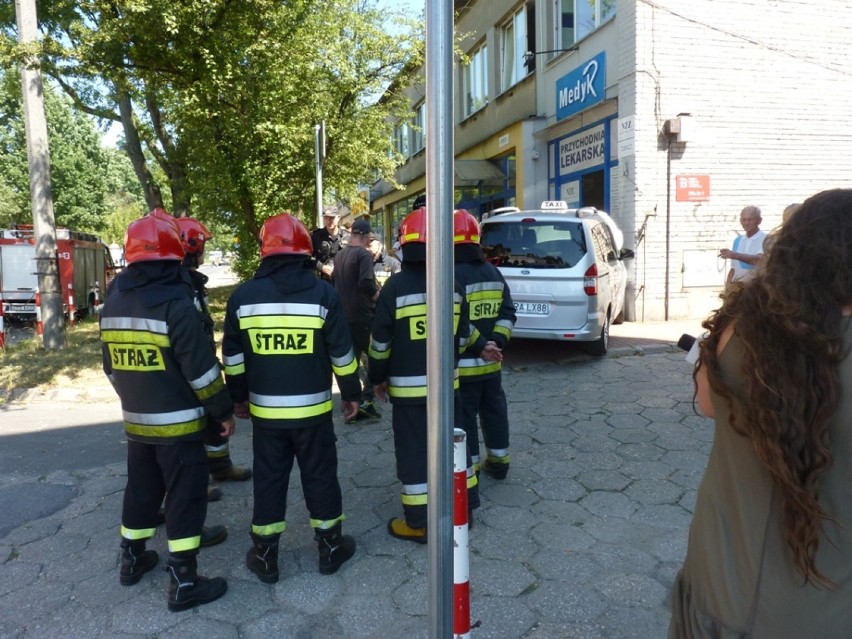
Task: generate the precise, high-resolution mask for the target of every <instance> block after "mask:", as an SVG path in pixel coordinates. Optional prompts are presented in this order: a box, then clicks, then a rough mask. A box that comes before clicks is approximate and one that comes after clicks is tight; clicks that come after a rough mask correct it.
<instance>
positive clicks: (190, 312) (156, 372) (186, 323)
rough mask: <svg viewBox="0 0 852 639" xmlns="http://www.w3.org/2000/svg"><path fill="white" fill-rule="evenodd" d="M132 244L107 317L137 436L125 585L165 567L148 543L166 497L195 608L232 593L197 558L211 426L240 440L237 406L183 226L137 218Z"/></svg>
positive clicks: (174, 604) (125, 525)
mask: <svg viewBox="0 0 852 639" xmlns="http://www.w3.org/2000/svg"><path fill="white" fill-rule="evenodd" d="M124 245H125V257H126V260H127V264H128V266H127V268H126V269H125V270H124V271H122V272H121V273H120V274H119V275H118V276H117V277H116V278H115V280H114V281H113V282H112V284H111V287H110V295H109V296H108V297H107V299H106V302H105V304H104V307H103V309H102V311H101V317H100V329H101V340H102V342H103V369H104V372H105V373H106V375H107V377H108V378H109V380H110V382H111V383H112V385H113V387H114V388H115V390H116V392H117V393H118V395H119V397H120V399H121V408H122V412H123V414H124V429H125V433H126V435H127V487H126V488H125V491H124V504H123V507H122V515H121V537H122V542H121V548H122V555H121V568H120V572H119V581H120V583H121V584H122V585H125V586H129V585H133V584H135V583H137V582H138V581H139V580H140V579H141V578H142V575H144V574H145V573H146V572H148V571H149V570H151V569H152V568H154V566H155V565H156V564H157V561H158V559H159V558H158V556H157V553H156V552H155V551H153V550H146V549H145V542H146V540H147V539H149V538H151V537H152V536H153V535H154V532H155V530H156V526H157V510H158V509H159V507H160V504H161V503H162V502H163V498H165V519H166V534H167V536H168V546H169V561H168V572H169V574H170V577H171V579H170V582H169V594H168V608H169V610H172V611H179V610H186V609H187V608H191V607H193V606H196V605H199V604H204V603H208V602H210V601H213V600H215V599H218V598H219V597H221V596H222V595H223V594H224V593H225V591H226V590H227V588H228V584H227V583H226V582H225V580H224V579H222V578H221V577H215V578H213V579H207V578H205V577H200V576H198V575H197V573H196V570H197V562H196V557H197V555H198V549H199V547H200V545H201V535H202V526H203V524H204V518H205V515H206V514H207V499H206V496H205V492H206V490H207V474H208V473H207V458H206V455H205V452H204V444H203V442H202V438H203V435H204V429H205V428H206V427H207V421H208V415H209V416H210V417H212V418H213V419H215V420H216V421H217V422H218V423H219V424H221V429H222V435H223V436H230V435H231V434H233V432H234V416H233V414H234V413H233V403H232V402H231V399H230V397H229V396H228V392H227V390H226V389H225V385H224V384H223V382H222V374H221V369H220V367H219V362H218V361H217V360H216V357H215V355H214V353H213V351H212V350H211V349H210V345H209V344H208V343H207V338H206V336H205V333H204V327H203V319H202V316H201V313H199V312H198V310H197V309H196V308H195V306H194V305H193V302H192V299H191V297H190V295H189V294H188V284H189V283H188V281H187V279H185V274H184V273H183V272H182V270H181V260H182V259H183V256H184V251H183V247H182V246H181V241H180V233H179V231H178V228H177V225H176V224H175V222H174V220H173V219H169V216H168V215H167V214H165V217H160V216H155V215H149V216H146V217H144V218H142V219H140V220H137V221H135V222H133V223H132V224H131V225H130V226H129V227H128V229H127V234H126V237H125V242H124Z"/></svg>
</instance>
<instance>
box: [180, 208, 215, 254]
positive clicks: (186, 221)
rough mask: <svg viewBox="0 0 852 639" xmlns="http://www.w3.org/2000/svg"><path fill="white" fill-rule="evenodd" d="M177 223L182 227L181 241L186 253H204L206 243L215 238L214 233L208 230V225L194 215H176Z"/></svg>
mask: <svg viewBox="0 0 852 639" xmlns="http://www.w3.org/2000/svg"><path fill="white" fill-rule="evenodd" d="M175 223H176V224H177V225H178V229H180V241H181V243H182V244H183V250H184V251H185V252H186V254H187V255H196V254H200V253H203V252H204V243H205V242H206V241H207V240H209V239H212V238H213V234H212V233H211V232H210V231H208V230H207V227H206V226H204V225H203V224H202V223H201V222H199V221H198V220H196V219H195V218H194V217H176V218H175Z"/></svg>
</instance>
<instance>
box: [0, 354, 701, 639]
mask: <svg viewBox="0 0 852 639" xmlns="http://www.w3.org/2000/svg"><path fill="white" fill-rule="evenodd" d="M637 352H638V353H639V354H635V353H637ZM629 353H630V354H625V355H624V356H619V355H618V353H611V354H610V356H609V357H607V358H604V359H600V360H590V359H583V360H578V361H569V362H563V363H555V362H554V363H539V364H535V365H523V366H516V367H515V368H511V369H510V370H507V371H506V372H505V373H504V384H505V388H506V394H507V396H508V399H509V403H510V418H511V423H512V465H511V470H510V472H509V476H508V478H507V479H506V480H505V481H502V482H497V481H494V480H492V479H489V478H488V477H485V476H483V477H482V481H481V496H482V507H481V508H480V509H479V510H478V511H477V513H476V515H475V518H476V526H475V528H474V529H473V530H472V531H471V533H470V546H471V557H470V574H471V577H470V580H471V615H472V619H473V621H474V623H477V622H478V623H479V626H478V627H476V628H474V630H473V631H472V636H473V637H475V638H478V639H485V638H489V639H490V638H495V639H515V638H523V639H556V638H583V639H603V638H606V639H611V638H641V639H653V638H662V637H665V634H666V628H667V624H668V614H669V613H668V603H667V599H668V593H669V590H670V587H671V584H672V581H673V578H674V575H675V574H676V572H677V570H678V568H679V566H680V563H681V561H682V559H683V556H684V553H685V549H686V538H687V531H688V526H689V522H690V517H691V511H692V507H693V503H694V499H695V491H696V488H697V485H698V483H699V481H700V478H701V476H702V474H703V471H704V467H705V464H706V460H707V455H708V453H709V448H710V445H711V440H712V427H711V424H710V422H709V421H708V420H706V419H704V418H702V417H699V416H697V415H696V414H695V412H694V411H693V406H692V380H691V376H690V370H689V367H688V365H687V364H686V363H685V362H684V359H683V353H682V352H677V351H675V350H674V349H673V347H672V346H670V345H667V346H664V347H663V346H660V348H658V349H656V350H654V349H647V350H646V351H641V350H640V351H636V350H633V349H630V350H629ZM101 401H102V402H109V401H114V400H108V399H104V400H101ZM91 408H92V409H93V411H96V410H98V408H97V405H96V404H95V405H92V406H91ZM383 412H384V414H385V416H384V417H383V419H382V420H381V421H378V422H373V423H369V424H364V425H360V424H359V425H343V424H340V423H338V425H337V432H338V437H339V442H338V446H339V451H340V471H339V474H340V478H341V483H342V485H343V491H344V507H345V511H346V513H347V515H348V520H347V521H346V523H345V524H344V530H345V531H346V532H348V533H350V534H352V535H354V536H355V538H356V539H357V542H358V551H357V553H356V555H355V557H354V558H353V559H352V560H350V561H349V562H348V563H347V564H345V565H344V567H343V568H341V570H340V571H339V572H338V573H337V574H335V575H333V576H321V575H320V574H319V573H318V571H317V551H316V546H315V543H314V542H313V541H312V534H311V530H310V528H309V525H308V516H307V512H306V510H305V506H304V501H303V499H302V497H301V489H300V485H299V479H298V474H297V473H294V476H293V482H292V485H291V489H290V507H289V511H288V527H287V531H286V532H285V533H284V535H283V536H282V542H281V543H282V549H281V550H282V552H281V558H280V566H281V571H282V577H281V580H280V582H279V583H278V584H276V585H273V586H268V585H264V584H262V583H260V582H259V581H258V580H257V579H256V578H255V577H254V576H253V575H252V574H251V573H249V572H248V570H247V569H246V568H245V565H244V556H245V551H246V550H247V548H248V546H249V537H248V530H247V528H248V525H249V522H250V518H251V482H247V483H242V484H234V483H228V484H224V485H222V488H223V490H224V492H225V497H224V499H223V500H222V501H220V502H217V503H213V504H210V508H209V511H208V518H207V521H208V523H210V524H219V523H225V524H227V526H228V527H229V529H230V537H229V538H228V540H227V541H226V542H225V543H223V544H221V545H219V546H215V547H213V548H209V549H204V550H202V552H201V556H200V558H199V569H200V570H199V572H200V573H201V574H207V575H210V576H213V575H223V576H225V577H226V578H227V579H228V582H229V590H228V593H227V594H226V595H225V596H224V597H223V598H222V599H220V600H219V601H216V602H214V603H212V604H208V605H205V606H202V607H200V608H196V609H194V610H192V611H188V612H183V613H170V612H168V611H167V609H166V605H165V603H166V602H165V598H166V595H165V589H166V585H167V577H166V575H165V574H164V573H163V572H161V571H160V570H159V569H157V570H154V571H152V572H151V573H149V574H147V575H146V576H145V577H144V578H143V579H142V581H141V582H140V583H139V584H137V585H135V586H132V587H121V586H119V585H118V575H117V572H118V518H119V514H120V510H121V499H122V491H123V487H124V482H125V465H124V461H123V460H122V459H116V460H115V462H114V463H110V464H107V465H105V466H103V467H98V468H92V469H87V470H73V471H59V470H57V471H55V472H52V473H50V474H47V475H42V476H27V475H22V474H18V473H16V472H15V470H14V469H13V468H5V469H2V470H3V472H2V473H0V493H2V492H3V491H5V492H6V494H7V495H8V494H10V493H12V494H17V495H28V496H32V495H39V494H41V495H43V501H42V502H41V503H43V504H46V505H47V506H45V508H48V509H49V508H50V506H49V504H54V506H53V509H54V511H53V512H49V511H48V512H39V513H37V514H36V515H34V516H33V517H32V519H30V520H29V521H28V522H27V523H25V524H22V525H18V526H17V527H15V528H13V529H11V530H10V531H8V532H7V534H5V536H0V636H2V637H10V638H14V639H18V638H23V637H27V638H30V637H32V638H38V639H51V638H54V637H57V638H59V637H62V638H64V639H74V638H78V637H79V638H86V639H96V638H103V639H106V638H109V639H122V638H126V639H130V638H142V637H145V638H150V637H166V636H171V637H181V639H192V638H195V637H198V638H203V639H218V638H223V639H225V638H237V637H240V638H246V639H252V638H255V637H258V638H260V637H264V638H268V637H270V636H276V637H288V638H296V639H320V638H321V639H334V638H356V637H365V638H377V639H384V638H389V639H390V638H398V637H406V638H420V637H423V638H425V637H427V634H428V630H427V629H428V624H427V618H426V614H427V607H428V591H427V578H426V570H427V548H426V547H425V546H420V545H416V544H412V543H409V542H405V541H400V540H397V539H394V538H392V537H390V536H388V534H387V532H386V530H385V525H386V522H387V520H388V519H390V518H391V517H393V516H396V515H398V514H399V513H400V512H401V506H400V502H399V484H398V483H397V481H396V479H395V471H394V457H393V437H392V434H391V431H390V407H387V406H386V407H384V411H383ZM116 428H118V426H116ZM232 451H233V456H234V458H235V460H236V461H237V462H238V463H239V464H241V465H245V464H248V463H250V458H251V429H250V425H249V424H248V423H247V422H242V421H241V422H240V423H239V424H238V433H237V435H236V436H235V438H234V439H233V440H232ZM0 505H2V500H0ZM42 510H44V509H42ZM0 512H2V510H0ZM2 518H3V516H2V514H0V524H2ZM3 532H4V531H3V526H2V525H0V535H3ZM149 547H152V548H154V549H155V550H157V551H158V552H159V553H160V555H161V563H162V562H163V557H164V555H165V553H166V541H165V533H164V531H163V530H162V529H161V530H160V531H159V532H158V534H157V536H156V537H155V538H154V540H153V542H152V543H151V544H149Z"/></svg>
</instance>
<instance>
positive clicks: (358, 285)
mask: <svg viewBox="0 0 852 639" xmlns="http://www.w3.org/2000/svg"><path fill="white" fill-rule="evenodd" d="M369 245H370V222H368V221H367V220H366V219H364V218H359V219H357V220H355V222H354V223H353V224H352V231H351V234H350V237H349V245H348V246H345V247H344V248H343V249H341V251H340V253H338V254H337V257H336V258H335V265H334V288H335V290H337V294H338V295H340V301H341V303H342V305H343V314H344V315H345V316H346V323H347V324H348V325H349V334H350V336H351V337H352V347H353V349H354V350H355V361H356V362H358V370H359V376H360V377H361V381H362V384H363V387H364V390H363V393H362V399H361V405H360V406H359V407H358V415H357V416H356V417H355V419H380V418H381V414H379V411H378V410H377V409H376V405H375V403H374V401H373V387H372V385H371V384H370V381H369V379H368V378H367V371H366V367H365V366H363V365H362V363H361V355H364V354H366V353H367V349H368V348H370V328H371V327H372V325H373V316H374V315H375V314H376V300H377V299H378V297H379V285H378V283H377V282H376V274H375V272H374V271H373V256H372V254H371V253H370V250H369V248H368V247H369Z"/></svg>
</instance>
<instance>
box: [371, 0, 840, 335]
mask: <svg viewBox="0 0 852 639" xmlns="http://www.w3.org/2000/svg"><path fill="white" fill-rule="evenodd" d="M456 9H457V11H458V12H459V13H458V19H457V21H456V32H457V33H460V34H465V37H464V38H463V40H462V42H461V48H462V50H463V51H464V52H465V53H466V60H464V61H460V62H459V64H457V65H456V77H455V88H456V91H455V100H454V102H455V121H456V126H455V142H454V143H455V153H456V205H457V206H461V207H464V208H468V209H469V210H470V211H471V212H472V213H474V214H476V215H478V216H481V215H482V214H483V213H486V212H487V211H490V210H492V209H494V208H498V207H501V206H518V207H520V208H533V207H536V206H538V204H539V203H540V202H541V201H542V200H546V199H562V200H566V201H568V202H569V203H573V204H576V205H577V206H597V207H599V208H603V209H605V210H607V211H609V212H610V214H611V215H612V216H613V218H614V219H615V220H616V221H617V222H618V224H619V226H620V227H621V228H622V230H623V231H624V236H625V246H626V247H628V248H633V249H634V250H635V252H636V259H635V260H633V261H632V264H631V265H630V271H631V276H630V279H631V286H630V290H629V292H628V300H627V308H628V319H635V320H662V319H675V318H683V317H701V316H703V315H706V314H707V313H708V312H709V311H711V310H712V309H713V308H716V307H717V306H718V304H719V293H720V292H721V290H722V287H723V284H724V280H725V275H726V273H727V270H728V268H729V266H730V265H729V264H727V263H725V262H724V261H723V260H722V259H721V258H719V257H718V253H719V249H721V248H723V247H729V246H730V245H731V243H732V242H733V240H734V238H735V237H736V235H737V234H738V233H741V232H742V229H741V228H740V226H739V213H740V210H741V209H742V208H743V207H744V206H746V205H756V206H759V207H760V208H761V210H762V211H763V224H762V228H763V229H764V230H767V231H769V230H771V229H772V228H774V227H776V226H777V225H778V224H779V223H780V220H781V212H782V210H783V209H784V207H785V206H786V205H788V204H790V203H793V202H800V201H802V200H803V199H805V198H807V197H808V196H809V195H812V194H814V193H816V192H818V191H821V190H823V189H826V188H835V187H849V186H852V130H850V128H852V116H850V112H852V111H850V109H849V108H848V107H847V105H848V104H849V103H850V102H852V81H850V80H852V45H849V44H848V43H850V42H852V3H847V2H840V1H839V0H831V1H829V2H824V1H823V2H820V1H817V0H528V1H526V2H524V1H520V2H518V1H512V0H470V1H467V2H465V1H461V2H459V1H457V2H456ZM410 97H411V102H412V112H413V116H412V124H413V125H414V126H412V127H410V128H407V130H405V127H400V134H401V137H405V138H406V143H407V144H408V148H407V149H405V152H404V155H405V156H406V157H407V162H406V163H405V164H404V165H403V166H402V167H400V169H399V171H398V174H397V180H398V181H399V182H400V184H404V185H405V186H406V188H405V189H404V190H385V191H384V192H378V193H374V199H373V202H372V212H373V215H374V216H376V217H378V218H379V219H380V220H381V221H382V222H383V226H384V227H385V228H388V229H389V230H391V229H395V228H396V226H397V224H398V221H399V220H400V219H401V218H402V217H404V215H405V214H407V213H408V212H409V211H410V210H411V204H412V203H413V199H414V197H415V196H416V195H418V194H419V193H422V192H423V190H424V189H425V175H424V170H425V152H424V148H423V143H424V141H425V134H424V132H423V131H422V129H421V130H417V129H418V127H417V126H416V125H417V122H418V120H419V122H424V121H425V117H424V116H425V112H424V108H425V107H424V105H425V92H424V87H423V86H420V87H416V88H414V89H412V91H411V93H410ZM403 134H404V135H403ZM398 148H399V146H398Z"/></svg>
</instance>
